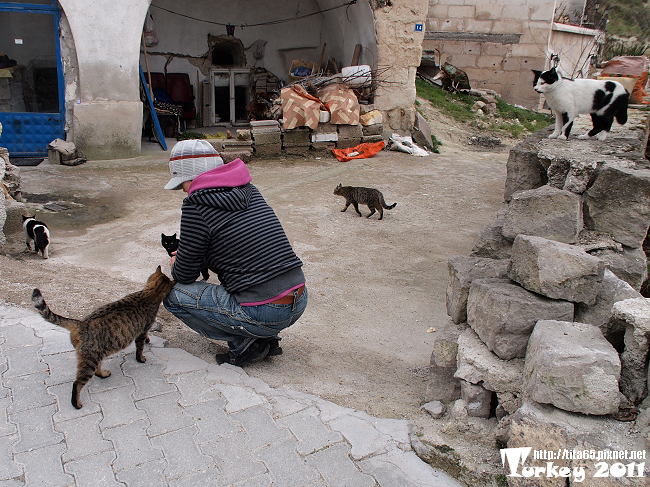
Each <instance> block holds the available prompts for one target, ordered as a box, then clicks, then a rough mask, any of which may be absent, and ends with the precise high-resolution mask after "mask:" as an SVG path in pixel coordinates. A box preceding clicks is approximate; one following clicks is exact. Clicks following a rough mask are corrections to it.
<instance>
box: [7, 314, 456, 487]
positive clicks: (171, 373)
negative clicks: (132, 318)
mask: <svg viewBox="0 0 650 487" xmlns="http://www.w3.org/2000/svg"><path fill="white" fill-rule="evenodd" d="M0 354H1V356H0V371H1V373H2V388H1V389H0V486H1V487H5V486H6V487H9V486H11V487H13V486H23V485H26V486H47V487H55V486H56V487H58V486H92V487H98V486H111V485H128V486H130V487H131V486H132V487H140V486H142V487H144V486H147V487H149V486H152V487H153V486H156V487H157V486H170V487H171V486H173V487H176V486H208V485H212V486H241V487H267V486H274V487H280V486H283V487H284V486H287V487H299V486H329V487H346V486H349V487H371V486H381V487H393V486H394V487H438V486H440V487H446V486H454V487H456V486H460V485H461V484H459V483H458V482H456V481H455V480H453V479H452V478H451V477H449V476H448V475H446V474H444V473H442V472H439V471H436V470H434V469H433V468H431V467H430V466H429V465H427V464H426V463H424V462H423V461H421V460H420V459H419V458H418V457H417V456H416V455H415V453H414V452H413V451H412V450H411V446H410V442H409V434H408V425H407V423H406V421H403V420H390V419H380V418H374V417H372V416H369V415H367V414H366V413H363V412H359V411H355V410H353V409H348V408H343V407H340V406H337V405H336V404H334V403H331V402H328V401H324V400H322V399H320V398H318V397H316V396H312V395H308V394H304V393H300V392H295V391H291V390H285V389H273V388H271V387H269V386H268V385H267V384H266V383H264V382H263V381H261V380H259V379H254V378H251V377H249V376H248V375H247V374H246V372H245V371H244V370H242V369H241V368H239V367H233V366H230V365H221V366H218V365H216V364H209V363H207V362H205V361H203V360H201V359H198V358H196V357H194V356H193V355H191V354H189V353H187V352H185V351H183V350H180V349H175V348H165V347H164V341H163V340H162V339H160V338H158V337H155V336H152V337H151V343H150V344H149V345H146V346H145V355H146V357H147V362H146V363H145V364H139V363H137V362H136V360H135V347H134V346H133V345H131V346H130V347H129V348H127V349H126V350H124V351H122V352H120V353H118V354H115V355H113V356H111V357H110V358H108V359H106V360H105V361H104V365H103V368H104V370H109V371H111V373H112V375H111V376H110V377H109V378H107V379H100V378H98V377H93V379H91V381H90V382H89V383H88V385H86V387H84V389H83V392H82V394H81V401H82V403H83V408H81V409H80V410H76V409H74V408H73V407H72V405H71V404H70V396H71V390H72V382H73V380H74V377H75V372H76V356H75V351H74V349H73V347H72V345H71V344H70V339H69V333H68V332H67V331H65V330H63V329H61V328H58V327H56V326H55V325H52V324H50V323H48V322H46V321H44V320H43V319H42V318H41V317H40V315H39V314H38V313H36V312H32V311H29V310H25V309H22V308H17V307H11V306H7V305H4V304H2V303H1V302H0Z"/></svg>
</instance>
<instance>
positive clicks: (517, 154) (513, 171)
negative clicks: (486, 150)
mask: <svg viewBox="0 0 650 487" xmlns="http://www.w3.org/2000/svg"><path fill="white" fill-rule="evenodd" d="M547 135H548V132H546V130H539V131H537V132H535V133H534V134H533V135H531V136H530V137H528V138H526V139H525V140H524V141H522V142H520V143H519V144H517V145H516V146H515V147H513V148H512V149H510V153H509V155H508V163H507V175H506V188H505V193H504V199H505V201H510V198H511V197H512V195H513V194H514V193H516V192H518V191H525V190H528V189H535V188H539V187H540V186H544V185H545V184H546V183H547V182H548V176H547V175H546V167H544V165H543V164H542V160H541V159H540V157H539V156H538V155H537V144H538V143H539V141H540V140H542V138H544V137H546V136H547Z"/></svg>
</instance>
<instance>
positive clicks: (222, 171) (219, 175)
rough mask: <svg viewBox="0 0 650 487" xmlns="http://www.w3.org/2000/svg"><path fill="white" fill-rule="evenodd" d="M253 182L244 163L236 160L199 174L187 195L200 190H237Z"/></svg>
mask: <svg viewBox="0 0 650 487" xmlns="http://www.w3.org/2000/svg"><path fill="white" fill-rule="evenodd" d="M251 180H252V178H251V175H250V173H249V172H248V168H247V167H246V164H244V161H242V160H241V159H235V160H234V161H232V162H229V163H228V164H224V165H223V166H219V167H215V168H214V169H210V170H209V171H206V172H204V173H202V174H199V175H198V176H197V177H196V178H194V180H193V181H192V184H190V188H189V190H188V191H187V194H188V196H189V195H191V194H192V193H193V192H194V191H198V190H200V189H211V188H236V187H237V186H243V185H244V184H248V183H250V182H251Z"/></svg>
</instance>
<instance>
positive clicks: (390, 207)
mask: <svg viewBox="0 0 650 487" xmlns="http://www.w3.org/2000/svg"><path fill="white" fill-rule="evenodd" d="M381 206H383V207H384V208H386V209H387V210H392V209H393V208H395V207H396V206H397V202H395V203H393V204H392V205H387V204H386V202H385V201H382V202H381Z"/></svg>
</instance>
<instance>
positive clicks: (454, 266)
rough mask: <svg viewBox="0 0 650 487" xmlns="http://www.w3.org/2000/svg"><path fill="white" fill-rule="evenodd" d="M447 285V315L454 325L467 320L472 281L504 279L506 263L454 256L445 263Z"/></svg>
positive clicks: (506, 269) (506, 268) (503, 261)
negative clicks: (447, 276) (447, 278)
mask: <svg viewBox="0 0 650 487" xmlns="http://www.w3.org/2000/svg"><path fill="white" fill-rule="evenodd" d="M447 267H448V269H449V283H448V284H447V292H446V305H447V314H448V315H449V317H450V318H451V319H452V320H453V321H454V322H455V323H462V322H463V321H466V320H467V296H468V295H469V288H470V285H471V284H472V281H473V280H475V279H484V278H490V277H495V278H504V277H506V275H507V271H508V261H505V260H495V259H489V258H484V257H474V256H462V255H456V256H453V257H450V258H449V261H448V262H447Z"/></svg>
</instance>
